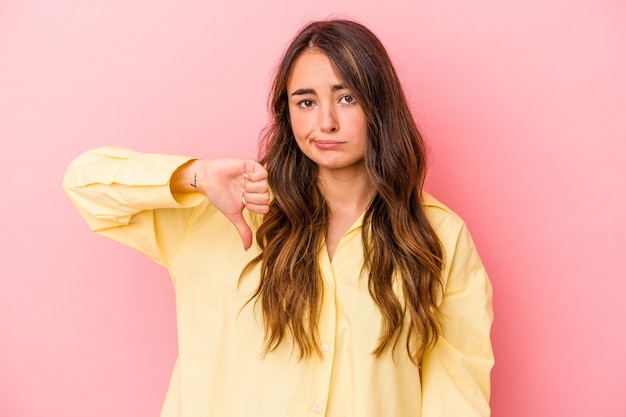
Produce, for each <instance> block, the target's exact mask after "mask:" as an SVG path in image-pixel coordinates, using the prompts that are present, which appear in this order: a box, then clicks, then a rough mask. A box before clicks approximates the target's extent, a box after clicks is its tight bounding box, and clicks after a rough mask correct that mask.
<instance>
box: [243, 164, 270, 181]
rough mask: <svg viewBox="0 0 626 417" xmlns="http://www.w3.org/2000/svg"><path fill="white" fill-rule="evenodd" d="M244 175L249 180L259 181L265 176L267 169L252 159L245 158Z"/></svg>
mask: <svg viewBox="0 0 626 417" xmlns="http://www.w3.org/2000/svg"><path fill="white" fill-rule="evenodd" d="M244 169H245V171H244V172H245V175H244V177H246V178H247V179H249V180H250V181H255V182H256V181H261V180H264V179H266V178H267V170H266V169H265V168H264V167H263V165H261V164H259V163H258V162H257V161H255V160H254V159H246V162H245V168H244Z"/></svg>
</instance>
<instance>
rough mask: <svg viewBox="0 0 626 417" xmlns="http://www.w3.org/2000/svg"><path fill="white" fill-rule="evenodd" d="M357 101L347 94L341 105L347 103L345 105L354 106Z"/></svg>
mask: <svg viewBox="0 0 626 417" xmlns="http://www.w3.org/2000/svg"><path fill="white" fill-rule="evenodd" d="M355 101H356V100H355V98H354V97H352V96H351V95H349V94H346V95H345V96H343V97H341V99H339V102H340V103H345V104H352V103H354V102H355Z"/></svg>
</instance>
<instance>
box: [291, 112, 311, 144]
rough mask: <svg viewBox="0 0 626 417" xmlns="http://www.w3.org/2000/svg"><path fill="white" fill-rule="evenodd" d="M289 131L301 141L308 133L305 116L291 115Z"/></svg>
mask: <svg viewBox="0 0 626 417" xmlns="http://www.w3.org/2000/svg"><path fill="white" fill-rule="evenodd" d="M290 120H291V131H292V132H293V135H294V137H295V138H296V140H297V141H298V142H300V141H303V140H304V139H305V138H306V136H307V133H308V126H307V123H306V118H304V117H298V116H295V117H291V119H290Z"/></svg>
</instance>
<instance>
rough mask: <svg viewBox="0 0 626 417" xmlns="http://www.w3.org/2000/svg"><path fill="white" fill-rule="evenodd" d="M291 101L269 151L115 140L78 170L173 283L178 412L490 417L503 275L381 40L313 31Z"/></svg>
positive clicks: (355, 30)
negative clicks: (433, 191) (139, 148)
mask: <svg viewBox="0 0 626 417" xmlns="http://www.w3.org/2000/svg"><path fill="white" fill-rule="evenodd" d="M271 110H272V121H271V124H270V127H269V128H268V129H267V131H266V133H265V136H264V140H263V142H262V152H261V153H262V156H261V158H260V162H257V161H254V160H240V159H214V160H202V159H190V158H185V157H177V156H166V155H155V154H141V153H137V152H133V151H130V150H127V149H121V148H101V149H97V150H94V151H90V152H87V153H86V154H84V155H82V156H81V157H79V158H78V159H77V160H75V161H74V162H73V163H72V164H71V165H70V167H69V168H68V171H67V173H66V176H65V181H64V185H65V188H66V190H67V193H68V195H69V196H70V198H71V199H72V200H73V202H74V203H75V205H76V206H77V207H78V209H79V211H80V212H81V214H82V215H83V216H84V217H85V219H86V220H87V222H88V224H89V225H90V227H91V228H92V230H94V231H96V232H97V233H100V234H102V235H105V236H108V237H110V238H112V239H115V240H117V241H120V242H122V243H124V244H126V245H129V246H131V247H133V248H135V249H138V250H140V251H142V252H143V253H145V254H146V255H148V256H150V257H151V258H153V259H154V260H155V261H157V262H159V263H160V264H162V265H164V266H165V267H167V268H168V270H169V272H170V274H171V276H172V279H173V282H174V287H175V291H176V302H177V315H178V334H179V357H178V360H177V362H176V364H175V367H174V371H173V374H172V379H171V382H170V388H169V390H168V394H167V397H166V400H165V403H164V406H163V412H162V416H220V417H222V416H251V415H255V416H285V417H286V416H306V415H325V416H333V417H334V416H342V417H343V416H358V417H370V416H371V417H374V416H395V417H402V416H423V417H435V416H437V417H439V416H441V417H444V416H445V417H450V416H455V417H462V416H486V415H489V404H488V403H489V389H490V387H489V373H490V370H491V367H492V365H493V356H492V351H491V344H490V339H489V331H490V326H491V321H492V311H491V287H490V284H489V281H488V278H487V276H486V274H485V271H484V268H483V266H482V264H481V262H480V259H479V257H478V254H477V253H476V250H475V248H474V245H473V243H472V240H471V237H470V235H469V233H468V231H467V229H466V228H465V226H464V224H463V222H462V221H461V220H460V219H459V218H458V217H457V216H456V215H455V214H454V213H452V212H451V211H450V210H449V209H448V208H446V207H445V206H444V205H442V204H441V203H439V202H438V201H437V200H435V199H434V198H433V197H431V196H429V195H428V194H426V193H424V192H423V191H422V184H423V180H424V175H425V156H424V144H423V142H422V139H421V137H420V135H419V133H418V130H417V128H416V126H415V123H414V121H413V119H412V118H411V115H410V112H409V110H408V107H407V104H406V101H405V98H404V95H403V93H402V89H401V86H400V84H399V81H398V79H397V76H396V74H395V72H394V70H393V68H392V65H391V63H390V60H389V57H388V56H387V53H386V52H385V50H384V48H383V46H382V45H381V43H380V42H379V40H378V39H377V38H376V37H375V36H374V35H373V34H372V33H371V32H370V31H369V30H368V29H366V28H365V27H363V26H362V25H360V24H358V23H355V22H351V21H344V20H331V21H322V22H314V23H311V24H309V25H307V26H306V27H305V28H303V29H302V30H301V31H300V33H298V34H297V36H296V37H295V38H294V40H293V41H292V43H291V45H290V46H289V47H288V49H287V51H286V53H285V55H284V56H283V59H282V61H281V63H280V65H279V68H278V70H277V74H276V77H275V81H274V85H273V91H272V96H271ZM270 192H271V194H270ZM233 225H234V226H235V227H233ZM253 236H254V237H255V238H254V239H253ZM241 241H243V248H242V246H241Z"/></svg>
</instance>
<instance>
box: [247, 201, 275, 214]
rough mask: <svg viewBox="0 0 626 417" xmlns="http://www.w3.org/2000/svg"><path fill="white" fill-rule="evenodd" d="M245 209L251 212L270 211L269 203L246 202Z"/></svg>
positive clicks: (263, 212) (264, 212) (262, 212)
mask: <svg viewBox="0 0 626 417" xmlns="http://www.w3.org/2000/svg"><path fill="white" fill-rule="evenodd" d="M246 209H248V211H249V212H251V213H257V214H266V213H267V212H268V211H270V205H269V204H251V203H246Z"/></svg>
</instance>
